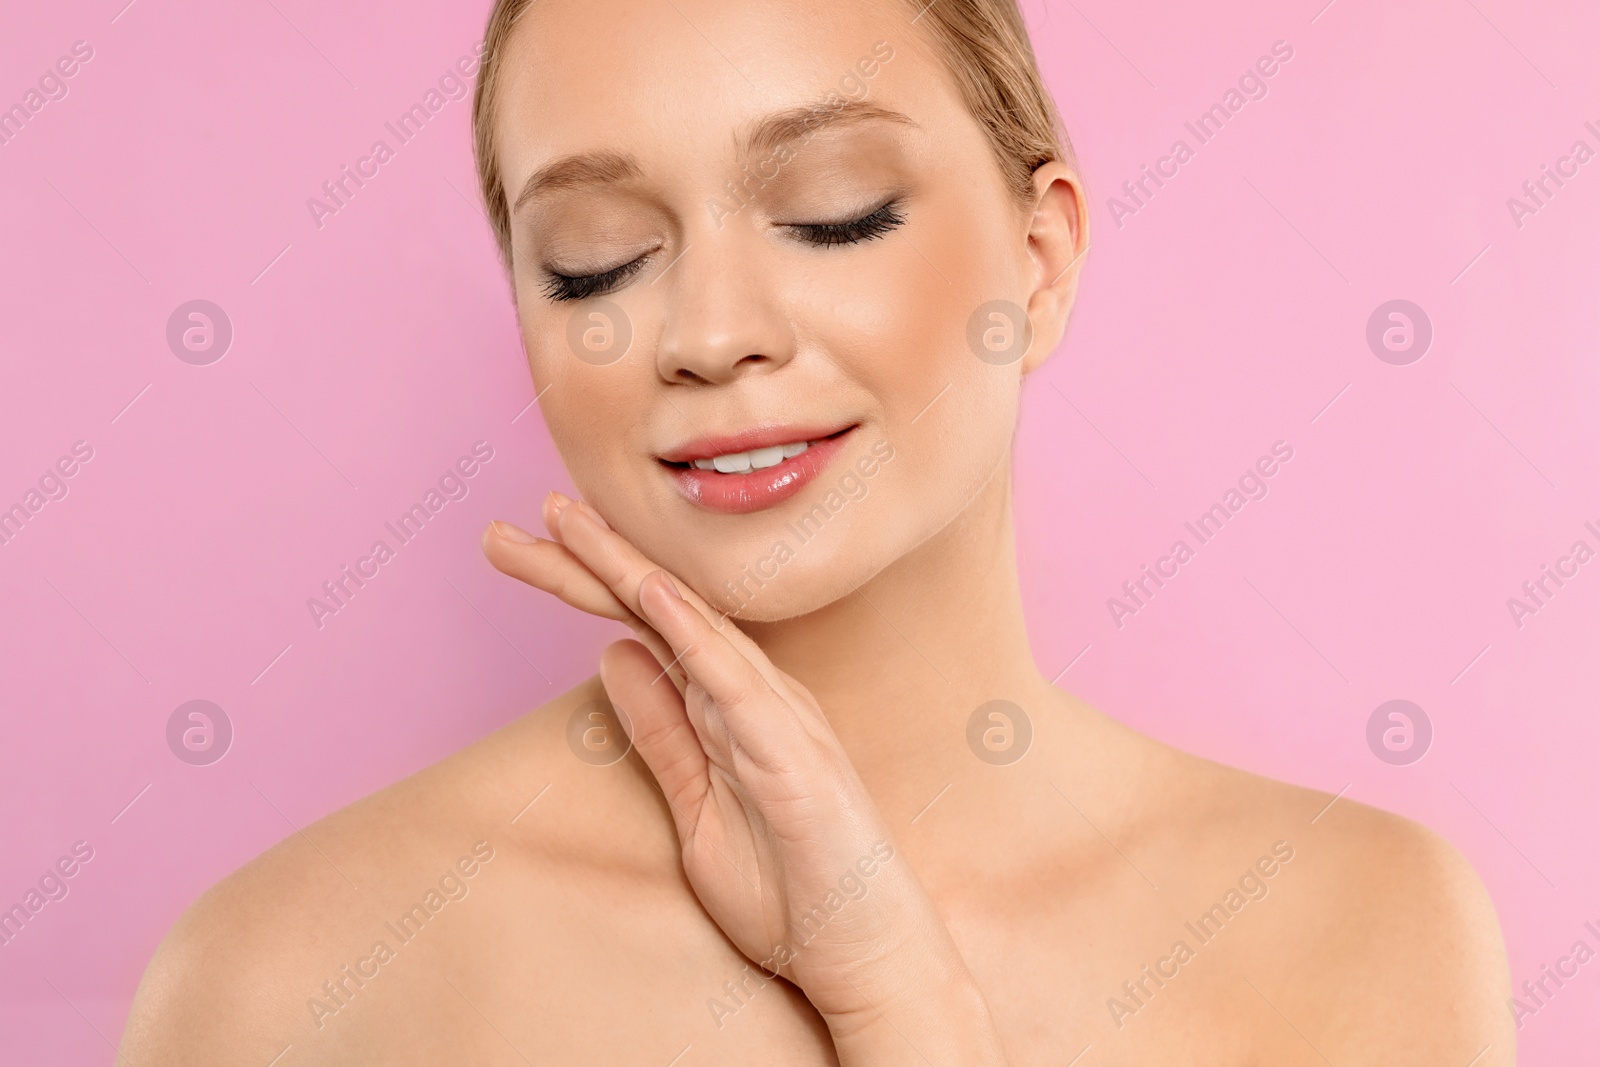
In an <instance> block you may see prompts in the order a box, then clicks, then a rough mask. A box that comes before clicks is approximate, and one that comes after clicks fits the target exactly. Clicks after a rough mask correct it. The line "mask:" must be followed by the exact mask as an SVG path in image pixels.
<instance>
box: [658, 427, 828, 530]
mask: <svg viewBox="0 0 1600 1067" xmlns="http://www.w3.org/2000/svg"><path fill="white" fill-rule="evenodd" d="M855 429H856V425H854V424H852V425H850V426H846V427H844V428H843V429H840V430H835V431H833V432H823V433H820V434H819V433H816V432H815V431H814V430H807V429H797V430H786V429H783V428H779V429H771V430H757V431H749V432H746V433H742V434H736V435H733V436H730V437H721V438H703V439H701V440H699V441H696V442H692V443H691V444H689V445H686V446H683V447H681V448H678V449H674V450H673V451H671V452H668V453H666V454H664V455H662V456H659V457H657V458H658V459H659V461H660V462H661V463H662V465H663V466H664V467H665V468H666V470H667V472H668V474H669V475H670V477H671V478H672V479H673V482H674V484H675V485H676V486H677V489H678V491H679V493H680V494H682V496H683V497H684V499H686V500H688V501H689V503H691V504H694V505H696V506H697V507H702V508H705V509H706V510H708V511H717V512H722V513H724V514H734V515H739V514H746V513H748V512H752V511H761V510H763V509H765V508H770V507H774V506H776V505H777V504H780V503H782V502H783V501H785V500H788V499H789V498H790V497H792V496H794V495H795V494H796V493H798V492H800V490H801V489H803V488H805V487H806V485H808V484H809V483H810V482H811V481H812V480H814V479H815V478H816V477H817V475H819V474H821V473H822V471H823V470H824V469H826V468H827V466H828V464H829V463H830V462H831V461H832V459H833V457H834V456H835V455H836V454H837V453H838V451H839V449H840V448H842V447H843V445H844V441H845V439H846V438H848V437H849V436H850V435H851V434H852V433H853V432H854V431H855ZM784 438H787V440H785V439H784Z"/></svg>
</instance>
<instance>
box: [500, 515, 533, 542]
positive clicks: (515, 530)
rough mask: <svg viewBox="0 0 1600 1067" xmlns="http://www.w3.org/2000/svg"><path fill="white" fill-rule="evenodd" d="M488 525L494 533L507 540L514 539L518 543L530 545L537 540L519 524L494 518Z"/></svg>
mask: <svg viewBox="0 0 1600 1067" xmlns="http://www.w3.org/2000/svg"><path fill="white" fill-rule="evenodd" d="M489 525H490V526H493V527H494V532H495V533H497V534H499V535H500V536H501V537H503V538H505V539H506V540H507V541H515V542H516V543H517V544H519V545H531V544H534V543H535V542H537V541H538V540H539V539H538V538H537V537H535V536H533V534H531V533H529V532H528V531H527V530H524V529H523V528H522V527H520V526H513V525H511V523H509V522H501V521H500V520H499V519H495V520H494V521H493V522H491V523H489Z"/></svg>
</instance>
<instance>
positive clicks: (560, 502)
mask: <svg viewBox="0 0 1600 1067" xmlns="http://www.w3.org/2000/svg"><path fill="white" fill-rule="evenodd" d="M570 503H572V498H571V497H569V496H567V495H566V494H565V493H558V492H556V491H555V490H554V489H552V490H550V491H549V492H548V493H546V494H545V496H544V503H543V505H541V507H540V509H539V517H540V518H542V519H543V520H544V528H545V529H546V530H548V531H550V536H551V537H553V538H555V539H556V540H557V541H560V540H561V530H560V526H559V524H558V523H557V522H556V519H557V518H558V517H559V516H560V515H561V511H562V509H563V508H565V507H566V506H567V505H568V504H570ZM590 515H591V516H592V517H593V518H594V519H595V521H597V522H599V523H600V525H601V526H604V527H605V528H606V529H608V530H609V529H611V525H610V524H609V523H607V522H606V520H605V517H604V516H602V515H601V514H600V513H599V512H598V511H592V510H591V511H590Z"/></svg>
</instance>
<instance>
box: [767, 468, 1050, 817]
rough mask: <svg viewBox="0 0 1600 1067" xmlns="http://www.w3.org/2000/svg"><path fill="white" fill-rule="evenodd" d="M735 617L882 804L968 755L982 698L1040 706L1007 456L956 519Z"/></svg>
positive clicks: (890, 804) (905, 799) (920, 797)
mask: <svg viewBox="0 0 1600 1067" xmlns="http://www.w3.org/2000/svg"><path fill="white" fill-rule="evenodd" d="M740 626H741V628H742V629H744V630H745V632H746V633H748V634H749V635H750V637H751V638H752V639H753V640H755V641H756V643H757V644H759V645H760V646H761V648H762V650H763V651H764V652H765V653H766V654H767V656H768V657H769V658H770V659H771V660H772V662H773V663H774V664H775V665H777V666H778V667H779V668H780V669H782V670H784V671H786V672H787V673H788V674H790V675H791V676H793V677H794V678H795V679H796V680H797V681H799V682H800V683H801V684H802V685H804V686H805V687H806V688H807V689H809V690H810V691H811V694H812V695H813V696H814V697H816V699H817V702H818V703H819V704H820V705H821V707H822V710H823V711H824V713H825V714H826V715H827V717H828V721H829V723H830V724H831V725H832V726H833V728H834V732H835V733H836V734H837V735H838V737H839V739H840V741H841V742H842V743H843V744H844V746H845V749H846V751H847V752H848V753H849V755H850V759H851V762H852V763H853V764H854V765H855V768H856V770H857V772H858V773H859V774H860V775H861V778H862V780H863V782H864V783H865V784H866V785H867V788H868V789H869V790H870V791H871V792H872V793H873V795H874V796H875V797H876V798H877V799H878V801H879V803H880V805H883V806H884V807H885V808H886V809H902V808H905V807H906V805H908V804H910V805H920V804H924V803H926V802H927V800H928V799H929V797H930V796H931V795H932V793H931V791H930V790H929V788H928V786H929V783H930V782H931V781H932V780H933V779H934V778H936V777H938V776H939V775H940V774H941V773H943V772H944V770H945V769H947V768H954V767H956V766H957V765H959V766H962V767H964V766H965V764H966V763H968V762H973V763H974V765H976V764H975V757H974V756H973V755H972V754H971V752H970V751H969V750H968V748H967V742H966V729H967V720H968V718H969V717H970V716H971V715H972V713H973V711H974V710H975V709H976V708H977V707H978V706H979V705H980V704H984V703H986V702H988V701H990V700H996V699H1003V700H1010V701H1013V702H1014V703H1017V704H1019V705H1021V706H1023V707H1024V708H1029V707H1032V708H1034V709H1035V710H1039V709H1041V708H1042V701H1043V700H1044V699H1046V696H1047V693H1048V692H1049V691H1051V689H1052V687H1051V686H1050V683H1049V682H1048V681H1047V680H1045V679H1044V678H1043V677H1042V676H1041V675H1040V674H1039V671H1038V668H1037V667H1036V666H1035V664H1034V661H1033V656H1032V653H1031V651H1030V650H1029V647H1028V634H1027V629H1026V626H1025V623H1024V619H1023V614H1022V599H1021V593H1020V590H1019V588H1018V582H1017V567H1016V549H1015V544H1014V537H1013V528H1012V516H1011V468H1010V463H1009V462H1006V463H1002V464H1001V465H1000V466H999V467H998V468H996V471H995V473H994V475H993V476H992V477H991V478H990V480H989V482H988V483H987V484H986V485H985V487H984V488H983V489H982V490H981V491H980V492H979V493H978V495H977V496H976V497H975V498H974V499H973V500H972V502H971V503H970V504H969V505H968V506H967V508H966V509H965V510H964V511H963V512H962V513H961V514H960V515H959V516H958V517H957V518H956V519H955V520H954V521H953V522H951V523H950V524H948V525H947V526H946V527H945V528H944V529H943V530H941V531H940V532H939V533H938V534H936V535H934V536H933V537H932V538H930V539H929V540H927V541H925V542H924V543H923V544H922V545H920V546H919V547H918V548H916V549H914V550H913V551H911V552H910V553H908V554H906V555H905V556H902V557H901V558H900V559H898V560H896V561H895V562H894V563H893V564H891V565H890V566H889V567H887V568H885V569H884V570H883V571H881V572H879V573H878V574H877V575H875V576H874V577H873V578H871V579H870V580H868V581H867V582H865V583H863V584H862V585H861V586H860V587H859V588H858V589H857V590H856V591H855V592H853V593H849V594H847V595H845V596H844V597H842V598H840V599H839V600H837V601H835V602H833V603H832V604H829V605H828V606H827V607H825V608H822V609H820V610H818V611H814V612H811V613H809V614H807V615H803V616H799V617H796V618H793V619H786V620H783V621H781V622H773V623H746V622H741V623H740ZM943 780H944V779H941V781H943ZM935 788H937V784H935ZM924 794H927V795H924ZM915 811H916V807H915V806H913V807H912V808H911V809H910V812H909V814H914V813H915Z"/></svg>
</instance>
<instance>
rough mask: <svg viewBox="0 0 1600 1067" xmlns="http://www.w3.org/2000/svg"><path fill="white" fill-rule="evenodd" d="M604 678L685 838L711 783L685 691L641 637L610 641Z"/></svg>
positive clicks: (602, 665)
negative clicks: (669, 676) (689, 712)
mask: <svg viewBox="0 0 1600 1067" xmlns="http://www.w3.org/2000/svg"><path fill="white" fill-rule="evenodd" d="M600 682H601V684H602V685H604V686H605V690H606V696H607V697H609V698H610V700H611V703H612V705H613V706H615V707H616V708H617V710H618V711H621V712H623V715H622V719H623V722H624V723H626V724H627V725H628V726H629V732H630V736H631V737H632V739H633V747H634V748H636V749H638V750H639V756H640V757H641V758H642V759H643V760H644V762H645V766H647V767H649V768H650V773H651V774H653V775H655V779H656V783H657V784H658V785H659V786H660V787H661V794H662V795H663V796H664V797H666V799H667V803H668V804H669V805H670V806H671V807H672V818H673V822H674V823H675V824H676V825H677V827H678V836H679V839H680V840H684V839H686V838H687V836H688V834H689V833H690V831H691V830H692V829H693V825H694V813H695V812H696V811H697V810H698V809H699V807H700V803H701V801H702V800H704V798H705V795H706V791H707V790H708V789H709V788H710V777H709V775H710V761H709V760H708V759H707V758H706V752H705V749H704V748H703V747H701V744H700V738H699V736H698V735H696V733H695V730H694V726H693V724H691V723H690V722H689V715H688V712H687V711H686V710H685V709H684V704H683V697H682V696H680V695H679V693H678V689H677V687H676V686H675V685H673V683H672V681H671V680H670V679H669V678H668V676H667V674H666V672H665V671H663V670H662V669H661V665H660V664H659V663H657V662H656V657H655V656H654V655H653V654H652V653H651V651H650V650H649V649H648V648H646V647H645V646H644V645H642V644H640V643H639V642H638V641H614V642H612V643H611V644H609V645H607V646H606V648H605V651H603V652H601V653H600Z"/></svg>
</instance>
